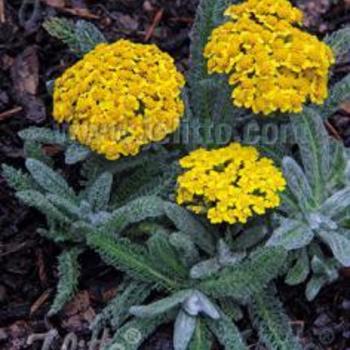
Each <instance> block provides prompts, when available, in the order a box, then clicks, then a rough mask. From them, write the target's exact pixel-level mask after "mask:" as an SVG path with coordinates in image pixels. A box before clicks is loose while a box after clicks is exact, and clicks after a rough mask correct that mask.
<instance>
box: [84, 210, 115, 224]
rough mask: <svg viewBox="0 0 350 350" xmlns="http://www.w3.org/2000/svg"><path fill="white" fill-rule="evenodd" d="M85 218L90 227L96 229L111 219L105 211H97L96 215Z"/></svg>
mask: <svg viewBox="0 0 350 350" xmlns="http://www.w3.org/2000/svg"><path fill="white" fill-rule="evenodd" d="M87 218H88V220H89V221H90V223H91V225H93V226H97V227H98V226H100V225H103V224H104V223H106V222H107V221H108V220H109V219H110V218H111V214H110V213H108V212H106V211H99V212H98V213H90V214H89V215H88V216H87Z"/></svg>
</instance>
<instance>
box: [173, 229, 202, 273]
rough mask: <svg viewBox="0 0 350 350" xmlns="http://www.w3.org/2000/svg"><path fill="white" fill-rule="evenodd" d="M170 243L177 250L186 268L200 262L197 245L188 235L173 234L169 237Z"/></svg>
mask: <svg viewBox="0 0 350 350" xmlns="http://www.w3.org/2000/svg"><path fill="white" fill-rule="evenodd" d="M169 243H170V244H171V245H172V246H173V247H174V248H175V249H176V251H177V252H178V254H179V255H180V259H181V260H182V261H183V262H184V264H185V265H186V266H189V267H190V266H193V265H194V264H195V263H197V262H198V261H199V260H200V256H199V252H198V250H197V248H196V246H195V244H194V243H193V241H192V240H191V239H190V237H188V236H187V235H186V234H184V233H182V232H174V233H172V234H171V235H170V237H169Z"/></svg>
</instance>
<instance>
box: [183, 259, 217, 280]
mask: <svg viewBox="0 0 350 350" xmlns="http://www.w3.org/2000/svg"><path fill="white" fill-rule="evenodd" d="M220 268H221V265H220V264H219V262H218V259H217V258H212V259H209V260H205V261H201V262H199V263H198V264H196V265H194V266H193V267H192V269H191V271H190V276H191V277H192V278H194V279H198V278H205V277H208V276H210V275H212V274H214V273H216V272H218V271H219V270H220Z"/></svg>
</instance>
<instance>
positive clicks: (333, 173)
mask: <svg viewBox="0 0 350 350" xmlns="http://www.w3.org/2000/svg"><path fill="white" fill-rule="evenodd" d="M346 158H347V157H346V149H345V147H344V145H343V143H342V142H341V141H337V140H332V142H331V162H332V164H331V169H330V173H329V179H328V184H327V185H328V186H327V187H328V188H329V189H330V190H333V188H336V187H337V186H339V185H344V183H346V179H345V176H346V165H347V159H346Z"/></svg>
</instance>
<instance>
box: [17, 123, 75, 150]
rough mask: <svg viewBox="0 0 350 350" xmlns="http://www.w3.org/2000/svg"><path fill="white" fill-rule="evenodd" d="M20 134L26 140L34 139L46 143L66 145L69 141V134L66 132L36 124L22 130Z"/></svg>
mask: <svg viewBox="0 0 350 350" xmlns="http://www.w3.org/2000/svg"><path fill="white" fill-rule="evenodd" d="M18 135H19V137H20V138H21V139H22V140H24V141H33V142H38V143H44V144H53V145H60V146H65V145H66V143H67V142H68V136H67V134H65V133H64V132H62V131H60V130H52V129H49V128H39V127H36V126H32V127H30V128H27V129H24V130H21V131H20V132H19V133H18Z"/></svg>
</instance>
